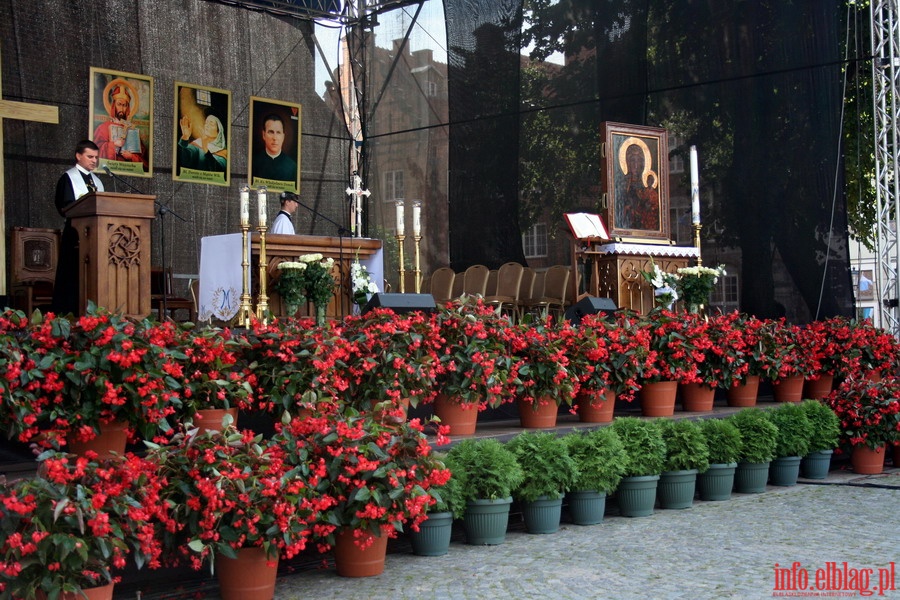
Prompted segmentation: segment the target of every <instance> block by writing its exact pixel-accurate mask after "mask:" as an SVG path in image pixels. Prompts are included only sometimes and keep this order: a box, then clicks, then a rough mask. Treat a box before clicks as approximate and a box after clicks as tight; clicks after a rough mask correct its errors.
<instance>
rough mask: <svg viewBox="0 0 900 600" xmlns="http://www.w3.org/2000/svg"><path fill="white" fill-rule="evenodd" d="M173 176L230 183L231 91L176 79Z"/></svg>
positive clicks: (181, 179) (190, 180)
mask: <svg viewBox="0 0 900 600" xmlns="http://www.w3.org/2000/svg"><path fill="white" fill-rule="evenodd" d="M174 104H175V116H174V119H173V123H174V131H173V137H172V179H173V180H175V181H183V182H188V183H206V184H209V185H223V186H228V185H231V158H230V151H231V92H229V91H227V90H220V89H218V88H214V87H208V86H202V85H193V84H190V83H184V82H181V81H176V82H175V95H174Z"/></svg>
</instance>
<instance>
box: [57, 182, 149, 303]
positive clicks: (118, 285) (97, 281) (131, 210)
mask: <svg viewBox="0 0 900 600" xmlns="http://www.w3.org/2000/svg"><path fill="white" fill-rule="evenodd" d="M155 199H156V197H155V196H147V195H141V194H117V193H112V192H94V193H91V194H87V195H86V196H82V198H81V199H80V200H78V201H77V202H75V203H74V204H72V205H70V206H69V207H68V208H66V209H65V211H64V212H65V215H66V217H68V218H70V219H71V220H72V227H74V228H75V231H77V232H78V264H79V269H80V271H81V272H80V273H79V279H78V280H79V282H80V286H79V300H78V305H79V309H80V311H79V312H80V313H82V314H83V313H84V310H85V309H86V308H87V303H88V301H89V300H91V301H93V302H94V303H95V304H96V305H97V306H100V307H103V308H106V309H108V310H110V311H113V312H117V313H121V314H124V315H125V316H128V317H135V318H144V317H146V316H147V315H149V314H150V262H151V256H150V253H151V246H152V238H151V237H150V222H151V221H152V220H153V218H154V217H155V214H156V211H155V209H154V200H155Z"/></svg>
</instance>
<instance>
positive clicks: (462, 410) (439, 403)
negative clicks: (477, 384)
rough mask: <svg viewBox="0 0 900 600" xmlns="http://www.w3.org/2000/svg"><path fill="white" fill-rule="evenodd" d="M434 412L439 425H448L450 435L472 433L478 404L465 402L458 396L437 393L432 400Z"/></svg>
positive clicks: (476, 419) (476, 418)
mask: <svg viewBox="0 0 900 600" xmlns="http://www.w3.org/2000/svg"><path fill="white" fill-rule="evenodd" d="M434 414H435V415H436V416H437V417H438V418H439V419H440V420H441V425H447V426H448V427H450V435H472V434H474V433H475V427H476V426H477V424H478V404H477V403H471V402H469V403H467V402H463V401H461V400H460V399H459V398H451V397H450V396H447V395H446V394H438V397H437V398H435V400H434Z"/></svg>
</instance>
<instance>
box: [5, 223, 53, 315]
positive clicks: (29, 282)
mask: <svg viewBox="0 0 900 600" xmlns="http://www.w3.org/2000/svg"><path fill="white" fill-rule="evenodd" d="M60 235H61V232H60V230H58V229H38V228H34V227H14V228H13V230H12V239H11V246H12V247H11V248H10V264H11V273H10V276H11V277H10V300H11V301H12V302H11V304H12V306H13V307H15V308H18V309H20V310H23V311H25V313H26V314H29V315H30V314H31V313H32V312H33V311H34V309H36V308H40V309H42V310H48V309H49V308H50V306H51V304H52V303H53V285H54V282H55V281H56V263H57V260H58V259H59V238H60Z"/></svg>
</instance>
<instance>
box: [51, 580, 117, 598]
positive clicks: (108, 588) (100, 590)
mask: <svg viewBox="0 0 900 600" xmlns="http://www.w3.org/2000/svg"><path fill="white" fill-rule="evenodd" d="M115 585H116V584H114V583H108V584H106V585H103V586H100V587H93V588H85V589H82V590H81V593H78V592H62V593H61V594H60V595H59V600H85V599H87V600H112V597H113V588H114V587H115ZM35 598H37V599H38V600H46V598H47V595H46V594H45V593H44V592H42V591H38V592H37V593H36V594H35Z"/></svg>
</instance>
